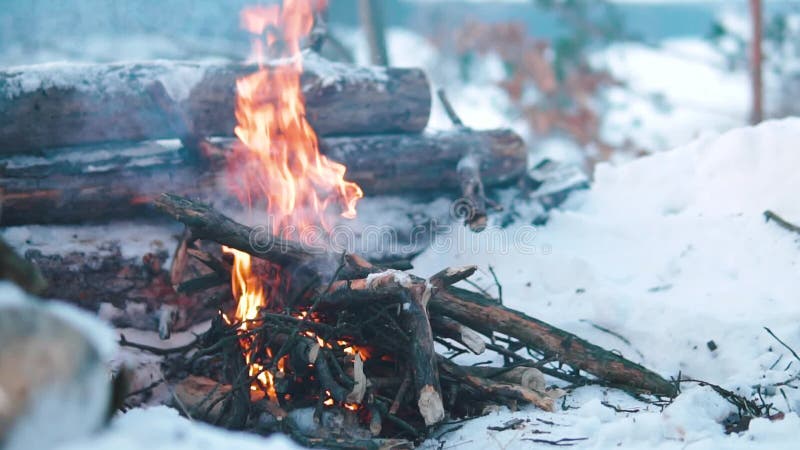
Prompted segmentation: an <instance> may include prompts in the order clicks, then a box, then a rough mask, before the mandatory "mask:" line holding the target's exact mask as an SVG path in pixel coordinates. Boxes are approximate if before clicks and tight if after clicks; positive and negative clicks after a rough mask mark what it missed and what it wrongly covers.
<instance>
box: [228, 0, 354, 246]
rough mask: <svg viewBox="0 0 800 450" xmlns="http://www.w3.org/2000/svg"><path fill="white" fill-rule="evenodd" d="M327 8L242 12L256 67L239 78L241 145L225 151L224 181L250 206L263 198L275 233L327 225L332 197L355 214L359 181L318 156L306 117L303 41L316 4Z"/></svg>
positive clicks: (302, 0) (311, 3) (297, 3)
mask: <svg viewBox="0 0 800 450" xmlns="http://www.w3.org/2000/svg"><path fill="white" fill-rule="evenodd" d="M324 6H325V2H324V1H321V0H284V2H283V8H279V7H278V6H277V5H273V6H269V7H263V6H259V7H250V8H246V9H244V11H242V24H243V26H244V27H245V28H246V29H247V30H248V31H250V32H251V33H254V34H256V35H258V36H259V39H254V41H253V48H254V51H255V52H256V55H255V57H256V59H257V61H258V64H259V70H258V71H257V72H256V73H254V74H252V75H248V76H245V77H243V78H240V79H238V80H237V82H236V88H237V92H238V96H237V101H236V119H237V122H238V125H237V127H236V130H235V133H236V136H237V137H238V138H239V141H240V142H241V145H237V146H236V147H235V148H234V151H233V152H232V153H231V155H230V158H229V161H228V167H229V169H230V174H231V176H229V177H228V179H229V180H230V181H231V184H232V185H231V188H232V190H233V192H235V193H236V194H237V196H238V197H239V199H240V200H241V201H242V203H244V204H246V205H247V206H249V207H254V206H256V205H257V204H258V203H260V202H262V201H265V202H266V206H267V212H268V214H269V217H270V219H271V220H272V221H273V224H272V225H273V226H274V227H275V228H274V230H276V231H277V232H278V234H284V235H286V234H290V233H291V232H292V231H293V230H294V231H297V232H302V231H304V230H306V229H307V228H308V227H311V226H315V225H317V224H321V225H323V226H326V225H327V221H326V217H325V216H326V214H327V213H328V209H329V208H330V207H331V206H333V205H334V204H335V203H339V205H340V207H341V215H342V216H344V217H347V218H352V217H355V215H356V210H355V206H356V202H357V201H358V200H359V199H360V198H361V197H363V192H362V191H361V188H359V187H358V185H357V184H355V183H352V182H349V181H345V179H344V175H345V170H346V169H345V167H344V166H343V165H341V164H338V163H335V162H333V161H330V160H329V159H328V158H326V157H325V156H324V155H322V154H320V152H319V142H318V140H317V135H316V134H315V133H314V130H313V129H312V128H311V125H310V124H309V123H308V121H307V120H306V109H305V101H304V98H303V93H302V89H301V83H300V74H301V73H302V70H303V65H302V55H301V53H300V40H301V39H302V38H303V37H305V36H307V35H308V34H309V33H310V31H311V28H312V26H313V23H314V12H315V8H321V7H324ZM262 39H263V40H262ZM265 44H266V46H265ZM278 44H280V45H281V47H282V49H283V51H282V52H281V54H280V56H283V57H286V58H288V59H287V60H285V61H283V62H282V63H277V64H275V65H271V66H266V65H265V64H264V60H265V58H266V49H268V48H271V47H274V46H277V45H278ZM289 227H292V228H293V230H290V229H289ZM286 237H289V236H286Z"/></svg>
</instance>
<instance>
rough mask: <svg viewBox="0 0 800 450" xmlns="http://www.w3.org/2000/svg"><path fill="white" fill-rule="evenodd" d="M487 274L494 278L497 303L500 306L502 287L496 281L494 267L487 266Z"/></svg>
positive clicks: (501, 302)
mask: <svg viewBox="0 0 800 450" xmlns="http://www.w3.org/2000/svg"><path fill="white" fill-rule="evenodd" d="M489 272H490V273H491V274H492V278H494V284H495V286H497V302H498V303H500V304H501V305H502V304H503V285H502V284H500V281H499V280H498V279H497V274H496V273H494V267H492V266H489Z"/></svg>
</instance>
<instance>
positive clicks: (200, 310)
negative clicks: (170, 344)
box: [24, 244, 229, 331]
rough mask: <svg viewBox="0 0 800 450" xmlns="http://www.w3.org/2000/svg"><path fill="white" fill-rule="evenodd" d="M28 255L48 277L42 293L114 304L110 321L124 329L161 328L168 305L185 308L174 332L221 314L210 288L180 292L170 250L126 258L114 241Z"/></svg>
mask: <svg viewBox="0 0 800 450" xmlns="http://www.w3.org/2000/svg"><path fill="white" fill-rule="evenodd" d="M24 256H25V259H26V260H27V261H30V263H32V264H33V265H34V266H36V267H37V268H38V270H39V271H40V272H41V274H42V276H43V277H44V278H45V279H46V280H47V287H46V289H45V290H44V291H42V296H44V297H46V298H60V299H62V300H65V301H68V302H70V303H72V304H74V305H76V306H79V307H81V308H83V309H86V310H89V311H92V312H97V311H98V310H99V309H100V307H101V306H102V304H104V303H109V304H111V305H112V306H114V307H115V308H116V310H109V311H111V312H109V314H110V316H106V319H107V320H110V321H111V323H112V324H113V325H114V326H116V327H118V328H125V327H132V328H136V329H140V330H149V331H157V330H158V325H159V316H160V314H161V312H162V308H163V307H164V306H165V305H169V306H172V307H174V309H175V310H176V311H179V312H180V314H178V317H177V320H175V318H174V317H173V318H171V319H173V323H171V327H170V328H171V330H172V331H178V330H185V329H187V328H188V327H190V326H191V325H192V324H194V323H197V322H199V321H202V320H206V319H210V318H212V317H214V316H216V315H217V314H218V313H217V308H218V305H209V304H207V303H206V302H205V301H204V300H206V299H207V298H208V296H209V295H208V294H209V293H208V292H203V293H200V294H195V295H186V294H180V293H176V292H175V290H174V289H173V287H172V283H171V282H170V279H169V272H168V271H167V270H166V268H165V267H164V264H163V263H164V261H165V260H166V258H167V255H166V254H165V253H158V254H154V253H147V254H145V255H143V256H142V257H141V258H133V257H125V256H123V255H122V252H121V250H120V248H119V245H117V244H112V245H111V246H107V247H104V248H103V249H102V250H97V249H88V248H87V249H86V251H71V252H68V253H64V254H45V253H43V252H41V251H40V250H28V251H27V252H26V253H25V255H24ZM222 292H223V293H226V294H227V292H229V288H227V286H226V287H225V288H224V289H223V290H222ZM117 312H118V313H117ZM123 312H124V313H123ZM112 313H113V314H112Z"/></svg>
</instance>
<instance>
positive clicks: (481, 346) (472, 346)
mask: <svg viewBox="0 0 800 450" xmlns="http://www.w3.org/2000/svg"><path fill="white" fill-rule="evenodd" d="M431 327H432V328H433V331H434V333H436V335H437V336H441V337H444V338H447V339H452V340H454V341H456V342H458V343H460V344H461V345H463V346H464V347H466V348H467V349H469V351H471V352H472V353H474V354H476V355H480V354H481V353H483V352H484V351H486V342H484V340H483V337H481V335H480V334H479V333H478V332H477V331H475V330H473V329H472V328H468V327H465V326H464V325H462V324H460V323H458V322H456V321H455V320H452V319H449V318H447V317H441V316H433V317H431Z"/></svg>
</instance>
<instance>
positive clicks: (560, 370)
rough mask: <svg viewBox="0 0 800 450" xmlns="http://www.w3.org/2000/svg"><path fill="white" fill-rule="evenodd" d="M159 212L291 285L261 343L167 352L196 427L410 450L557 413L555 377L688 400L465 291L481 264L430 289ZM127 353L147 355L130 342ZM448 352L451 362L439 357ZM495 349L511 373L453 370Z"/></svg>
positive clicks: (242, 229)
mask: <svg viewBox="0 0 800 450" xmlns="http://www.w3.org/2000/svg"><path fill="white" fill-rule="evenodd" d="M156 206H157V207H158V208H159V209H160V210H162V211H164V212H166V213H168V214H169V215H170V216H172V217H174V218H176V219H178V220H179V221H181V222H183V223H184V224H185V225H186V226H187V228H188V230H189V232H190V233H189V234H190V238H189V239H187V247H189V248H197V247H196V246H197V243H198V242H199V241H201V240H205V241H212V242H215V243H218V244H222V245H225V246H229V247H232V248H236V249H238V250H241V251H244V252H247V253H250V254H251V255H253V256H255V257H257V258H258V259H259V260H261V261H265V262H268V263H269V264H272V265H278V266H279V267H280V268H281V269H280V270H281V272H282V273H283V274H284V276H281V277H280V278H281V279H289V280H291V282H290V284H289V285H288V286H284V288H285V290H283V291H282V292H283V293H282V295H281V298H282V301H280V302H278V303H274V304H270V305H268V307H267V308H266V309H265V310H262V311H261V313H260V314H259V316H258V318H256V319H254V320H253V321H251V322H252V323H250V326H249V328H247V330H248V331H246V332H244V333H243V332H242V331H241V330H242V329H243V328H241V324H240V323H235V322H230V321H228V320H227V319H226V320H222V319H218V320H216V321H215V322H214V324H213V325H212V327H211V329H210V330H209V331H208V332H206V333H205V334H203V335H201V336H199V337H198V338H197V340H196V341H195V342H193V343H192V344H189V345H186V346H182V347H180V348H176V349H174V352H170V351H166V352H165V351H164V350H162V349H157V350H156V351H157V352H159V353H161V354H163V353H174V355H173V356H172V357H171V358H170V361H171V365H172V367H171V370H170V372H172V373H176V374H180V377H182V378H181V379H180V380H177V381H178V385H177V388H176V396H177V403H178V406H179V407H180V408H183V409H184V410H185V412H186V413H187V414H189V415H192V417H196V418H201V419H205V420H208V421H210V422H213V423H217V424H221V425H224V426H228V427H232V428H246V429H250V430H254V431H260V432H266V433H269V432H273V431H278V430H280V431H284V432H288V433H290V434H292V435H293V436H294V437H295V438H296V439H298V440H299V441H300V442H301V443H303V444H305V445H309V446H324V447H336V448H403V447H407V446H410V445H411V443H412V442H415V441H416V442H419V440H420V439H422V438H424V437H426V436H427V435H428V433H429V431H430V430H431V427H432V426H434V425H437V424H440V423H442V422H443V421H444V420H446V419H447V418H463V417H472V416H476V415H480V414H482V412H483V411H484V409H485V408H486V407H487V406H491V405H505V406H509V407H512V408H516V407H517V406H519V405H522V404H533V405H535V406H537V407H539V408H542V409H545V410H552V409H553V407H554V400H555V399H556V398H557V397H558V396H559V395H560V393H559V391H558V390H555V391H552V390H548V389H547V388H546V386H545V381H544V380H545V379H544V376H543V374H546V375H550V376H553V377H556V378H560V379H562V380H565V381H568V382H569V383H572V384H573V385H582V384H589V383H596V384H601V385H606V386H613V387H618V388H621V389H624V390H627V391H629V392H631V393H635V394H637V395H638V394H649V395H655V396H665V397H674V396H675V395H677V385H676V384H675V383H673V382H671V381H667V380H665V379H664V378H662V377H661V376H659V375H658V374H656V373H654V372H652V371H650V370H648V369H646V368H644V367H642V366H640V365H638V364H636V363H634V362H632V361H630V360H627V359H625V358H624V357H622V356H621V355H619V354H618V353H616V352H611V351H608V350H605V349H602V348H600V347H598V346H596V345H594V344H591V343H590V342H587V341H586V340H584V339H581V338H580V337H578V336H575V335H573V334H571V333H569V332H567V331H564V330H561V329H558V328H556V327H554V326H551V325H549V324H547V323H544V322H542V321H539V320H537V319H534V318H532V317H529V316H527V315H525V314H523V313H521V312H519V311H515V310H512V309H509V308H506V307H504V306H503V305H501V304H499V303H498V302H497V301H496V300H495V299H492V298H489V297H486V296H485V295H482V294H479V293H475V292H471V291H466V290H463V289H459V288H457V287H455V286H453V285H454V284H455V283H458V282H459V281H462V280H465V279H467V278H468V277H469V276H470V275H472V274H473V273H474V272H475V270H476V268H475V267H474V266H467V267H460V268H447V269H444V270H442V271H441V272H439V273H437V274H436V275H434V276H432V277H431V278H429V279H423V278H419V277H417V276H415V275H413V274H410V273H407V272H400V271H397V270H393V269H386V268H383V267H379V266H377V265H374V264H371V263H369V262H367V261H366V260H364V259H363V258H361V257H359V256H358V255H355V254H347V253H343V254H335V253H332V252H331V251H327V250H325V249H320V248H307V247H304V246H303V245H301V244H300V243H297V242H294V241H288V240H285V239H281V238H278V237H275V236H272V235H269V234H264V233H257V232H256V231H254V229H252V228H250V227H247V226H245V225H242V224H239V223H237V222H235V221H233V220H232V219H230V218H228V217H226V216H224V215H222V214H220V213H219V212H217V211H215V210H214V209H212V208H210V207H208V206H206V205H203V204H200V203H197V202H193V201H191V200H188V199H186V198H183V197H179V196H175V195H169V194H164V195H162V196H161V197H159V199H158V200H157V201H156ZM189 253H190V254H191V255H192V256H194V257H196V258H198V259H200V260H201V261H204V262H205V263H206V264H208V265H209V267H213V268H215V269H214V270H221V271H226V270H228V271H229V270H230V268H229V266H227V269H226V264H225V262H224V261H220V260H217V261H215V260H214V257H213V256H212V255H209V254H207V253H204V252H202V251H199V250H194V251H191V252H189ZM332 268H335V271H333V272H332ZM331 273H332V274H331ZM286 274H290V276H286ZM220 278H221V279H224V278H225V277H220ZM266 281H267V280H265V282H266ZM223 283H224V282H223ZM217 301H218V308H219V311H220V312H221V314H220V317H225V316H224V314H225V313H224V312H225V311H230V310H231V309H232V308H234V307H235V305H234V303H233V298H232V297H231V296H230V295H228V296H227V297H224V298H218V299H217ZM228 317H229V316H228ZM242 339H247V342H248V343H249V345H251V347H250V348H251V353H250V354H252V355H258V356H254V357H253V358H256V362H257V363H258V364H259V366H258V367H259V373H260V372H269V374H270V377H269V378H270V379H271V380H275V381H274V388H275V391H276V392H275V394H273V395H272V398H268V396H267V395H265V394H264V393H263V392H259V390H260V389H258V388H257V389H255V390H253V388H252V386H253V383H254V381H255V380H257V379H259V378H258V374H252V372H248V371H247V368H248V364H247V363H246V362H245V360H244V358H243V356H242V351H241V349H240V348H239V345H238V343H239V342H241V340H242ZM122 344H123V345H128V346H133V347H138V348H141V349H144V350H148V347H147V346H141V345H138V344H137V343H135V342H130V341H127V340H123V342H122ZM436 344H439V345H441V347H440V351H443V350H444V349H449V350H448V351H449V353H447V354H439V353H437V348H436V347H435V345H436ZM523 349H527V354H526V356H523V355H521V354H520V353H521V352H520V350H523ZM486 351H492V352H496V353H497V354H499V355H502V357H503V358H505V359H506V365H505V366H504V367H494V368H492V367H475V366H463V365H459V364H457V363H455V362H454V361H453V360H452V359H451V357H452V356H453V355H457V354H460V353H464V352H471V353H474V354H481V353H484V352H486ZM446 355H447V356H446ZM250 362H253V361H252V360H251V361H250ZM248 374H249V376H248ZM180 377H179V378H180ZM309 410H310V411H312V412H311V413H309V414H312V415H313V418H314V420H316V421H317V423H318V424H319V423H323V424H326V425H325V426H324V427H322V428H321V429H317V430H314V429H313V427H311V428H308V427H305V428H304V426H303V425H302V424H303V423H304V420H303V419H302V418H301V417H299V416H301V415H302V411H309ZM306 422H307V421H306Z"/></svg>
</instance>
